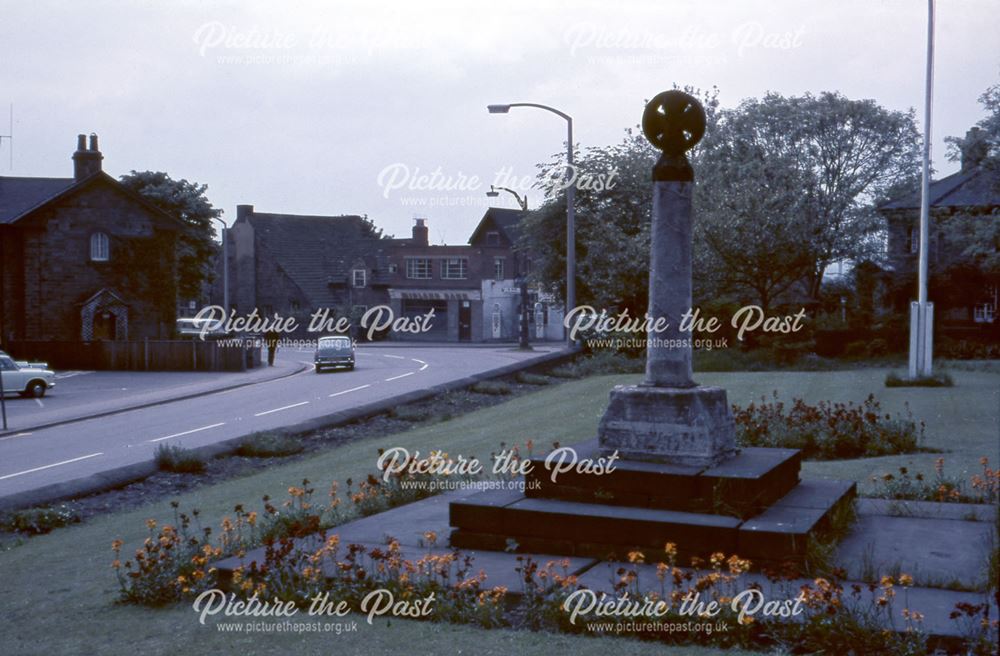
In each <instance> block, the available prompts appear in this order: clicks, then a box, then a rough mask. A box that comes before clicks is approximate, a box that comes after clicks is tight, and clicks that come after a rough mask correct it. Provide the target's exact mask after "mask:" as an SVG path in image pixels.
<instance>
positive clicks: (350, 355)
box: [313, 335, 354, 373]
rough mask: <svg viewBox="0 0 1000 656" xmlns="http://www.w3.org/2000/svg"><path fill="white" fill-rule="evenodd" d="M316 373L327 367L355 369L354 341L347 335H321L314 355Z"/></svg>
mask: <svg viewBox="0 0 1000 656" xmlns="http://www.w3.org/2000/svg"><path fill="white" fill-rule="evenodd" d="M313 363H314V364H315V365H316V373H320V372H321V371H323V370H324V369H327V368H336V367H347V369H349V370H351V369H354V342H352V341H351V338H350V337H347V336H346V335H330V336H327V337H320V338H319V341H317V343H316V354H315V355H314V356H313Z"/></svg>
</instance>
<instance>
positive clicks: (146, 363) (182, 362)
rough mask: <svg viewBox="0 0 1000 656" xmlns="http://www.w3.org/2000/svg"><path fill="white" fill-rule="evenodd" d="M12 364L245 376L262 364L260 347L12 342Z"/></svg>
mask: <svg viewBox="0 0 1000 656" xmlns="http://www.w3.org/2000/svg"><path fill="white" fill-rule="evenodd" d="M7 347H8V348H7V350H8V351H9V352H10V354H11V355H12V356H13V357H14V358H15V359H16V360H41V361H44V362H47V363H48V364H49V366H50V367H52V368H55V369H84V370H100V369H119V370H122V369H124V370H132V371H246V370H247V369H250V368H253V367H258V366H260V364H261V353H260V350H261V349H260V344H259V340H258V343H256V344H255V343H254V340H252V339H247V340H245V341H244V343H243V344H233V343H231V342H230V341H229V340H228V339H227V340H224V341H223V342H218V341H202V340H200V339H146V340H141V341H138V340H137V341H94V342H54V341H27V340H25V341H11V342H9V343H8V344H7Z"/></svg>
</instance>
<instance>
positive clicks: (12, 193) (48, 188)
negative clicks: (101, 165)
mask: <svg viewBox="0 0 1000 656" xmlns="http://www.w3.org/2000/svg"><path fill="white" fill-rule="evenodd" d="M100 183H107V184H111V185H112V186H113V187H114V188H115V189H116V190H117V191H118V192H119V193H121V194H124V195H125V196H127V197H128V198H130V199H131V200H132V201H134V202H136V203H138V204H139V205H142V206H143V207H145V208H146V209H147V210H149V211H150V212H152V213H153V214H155V215H157V216H159V217H160V218H161V219H164V220H165V225H164V227H168V228H170V229H172V230H176V229H177V228H180V227H182V225H183V224H182V223H181V221H180V219H178V218H177V217H175V216H173V215H171V214H168V213H167V212H165V211H164V210H162V209H160V208H159V207H157V206H156V205H154V204H153V203H151V202H150V201H148V200H146V199H145V198H144V197H143V196H141V195H140V194H138V193H137V192H135V191H132V190H131V189H129V188H128V187H126V186H124V185H123V184H122V183H120V182H118V181H117V180H115V179H114V178H112V177H111V176H110V175H108V174H107V173H105V172H103V171H98V172H97V173H94V174H93V175H90V176H88V177H86V178H84V179H82V180H76V179H74V178H15V177H0V224H2V223H14V222H15V221H17V220H19V219H21V218H23V217H26V216H28V215H29V214H31V213H32V212H34V211H35V210H37V209H38V208H40V207H43V206H44V205H46V204H48V203H51V202H52V201H54V200H57V199H59V198H62V197H64V196H68V195H70V194H72V193H75V192H76V191H78V190H80V189H83V188H84V187H86V186H88V185H92V184H100Z"/></svg>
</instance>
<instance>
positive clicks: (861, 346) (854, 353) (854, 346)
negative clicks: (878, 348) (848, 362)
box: [844, 340, 868, 358]
mask: <svg viewBox="0 0 1000 656" xmlns="http://www.w3.org/2000/svg"><path fill="white" fill-rule="evenodd" d="M867 355H868V342H865V341H861V340H858V341H856V342H851V343H850V344H848V345H847V346H846V347H845V348H844V357H845V358H863V357H866V356H867Z"/></svg>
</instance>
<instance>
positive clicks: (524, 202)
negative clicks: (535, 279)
mask: <svg viewBox="0 0 1000 656" xmlns="http://www.w3.org/2000/svg"><path fill="white" fill-rule="evenodd" d="M497 189H503V190H504V191H506V192H508V193H510V194H513V196H514V198H516V199H517V204H518V205H520V206H521V211H522V212H527V211H528V198H527V197H524V198H521V195H520V194H518V193H517V192H516V191H514V190H513V189H508V188H507V187H495V186H493V185H490V190H489V191H487V192H486V195H487V196H488V197H490V198H496V197H497V196H499V195H500V192H499V191H497ZM515 254H516V255H518V259H519V260H520V262H521V263H520V265H519V266H518V273H519V274H520V275H519V276H518V277H517V281H516V282H517V285H518V288H519V289H520V294H521V341H520V343H519V344H518V348H520V349H521V350H522V351H530V350H531V344H530V343H529V342H528V300H529V299H528V277H527V275H526V274H525V270H524V269H525V261H526V260H527V258H526V257H524V254H523V253H515Z"/></svg>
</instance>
